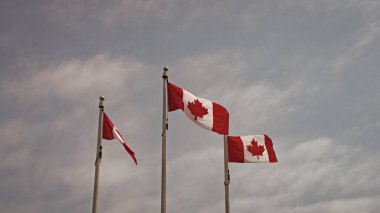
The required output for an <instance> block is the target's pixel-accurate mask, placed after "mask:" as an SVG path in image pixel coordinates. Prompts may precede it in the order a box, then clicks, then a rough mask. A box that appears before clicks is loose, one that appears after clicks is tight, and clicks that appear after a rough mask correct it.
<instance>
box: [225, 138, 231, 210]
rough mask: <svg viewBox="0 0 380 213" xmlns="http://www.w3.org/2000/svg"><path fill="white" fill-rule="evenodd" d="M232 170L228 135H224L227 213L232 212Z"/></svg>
mask: <svg viewBox="0 0 380 213" xmlns="http://www.w3.org/2000/svg"><path fill="white" fill-rule="evenodd" d="M229 185H230V171H229V170H228V141H227V135H224V192H225V204H226V213H230V189H229Z"/></svg>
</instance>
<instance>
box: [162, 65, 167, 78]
mask: <svg viewBox="0 0 380 213" xmlns="http://www.w3.org/2000/svg"><path fill="white" fill-rule="evenodd" d="M163 70H164V72H163V73H162V78H168V75H167V74H166V73H167V72H168V71H169V68H168V67H164V68H163Z"/></svg>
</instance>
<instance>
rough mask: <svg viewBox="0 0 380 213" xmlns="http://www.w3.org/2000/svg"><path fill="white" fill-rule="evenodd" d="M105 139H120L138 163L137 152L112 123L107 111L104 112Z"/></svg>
mask: <svg viewBox="0 0 380 213" xmlns="http://www.w3.org/2000/svg"><path fill="white" fill-rule="evenodd" d="M103 139H106V140H113V139H118V140H119V141H120V143H121V145H123V147H124V148H125V150H127V152H128V153H129V155H130V156H131V157H132V159H133V160H134V161H135V163H136V165H137V159H136V156H135V153H134V152H133V151H132V149H131V148H129V146H128V145H127V143H126V142H125V140H124V138H123V136H121V134H120V132H119V131H118V130H117V128H116V126H115V125H114V124H113V123H112V121H111V119H110V118H109V117H108V116H107V115H106V113H103Z"/></svg>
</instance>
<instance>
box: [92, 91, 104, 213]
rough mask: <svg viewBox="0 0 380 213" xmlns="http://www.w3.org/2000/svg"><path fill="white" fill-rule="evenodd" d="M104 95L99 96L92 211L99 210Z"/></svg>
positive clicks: (93, 212) (94, 212)
mask: <svg viewBox="0 0 380 213" xmlns="http://www.w3.org/2000/svg"><path fill="white" fill-rule="evenodd" d="M103 101H104V96H101V97H100V98H99V125H98V142H97V147H96V159H95V181H94V196H93V198H92V213H96V212H97V211H98V191H99V190H98V188H99V168H100V161H101V160H102V132H103V112H104V106H103Z"/></svg>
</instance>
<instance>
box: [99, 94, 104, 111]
mask: <svg viewBox="0 0 380 213" xmlns="http://www.w3.org/2000/svg"><path fill="white" fill-rule="evenodd" d="M105 99H106V98H105V97H104V96H100V97H99V108H102V109H103V108H104V106H103V101H104V100H105Z"/></svg>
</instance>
